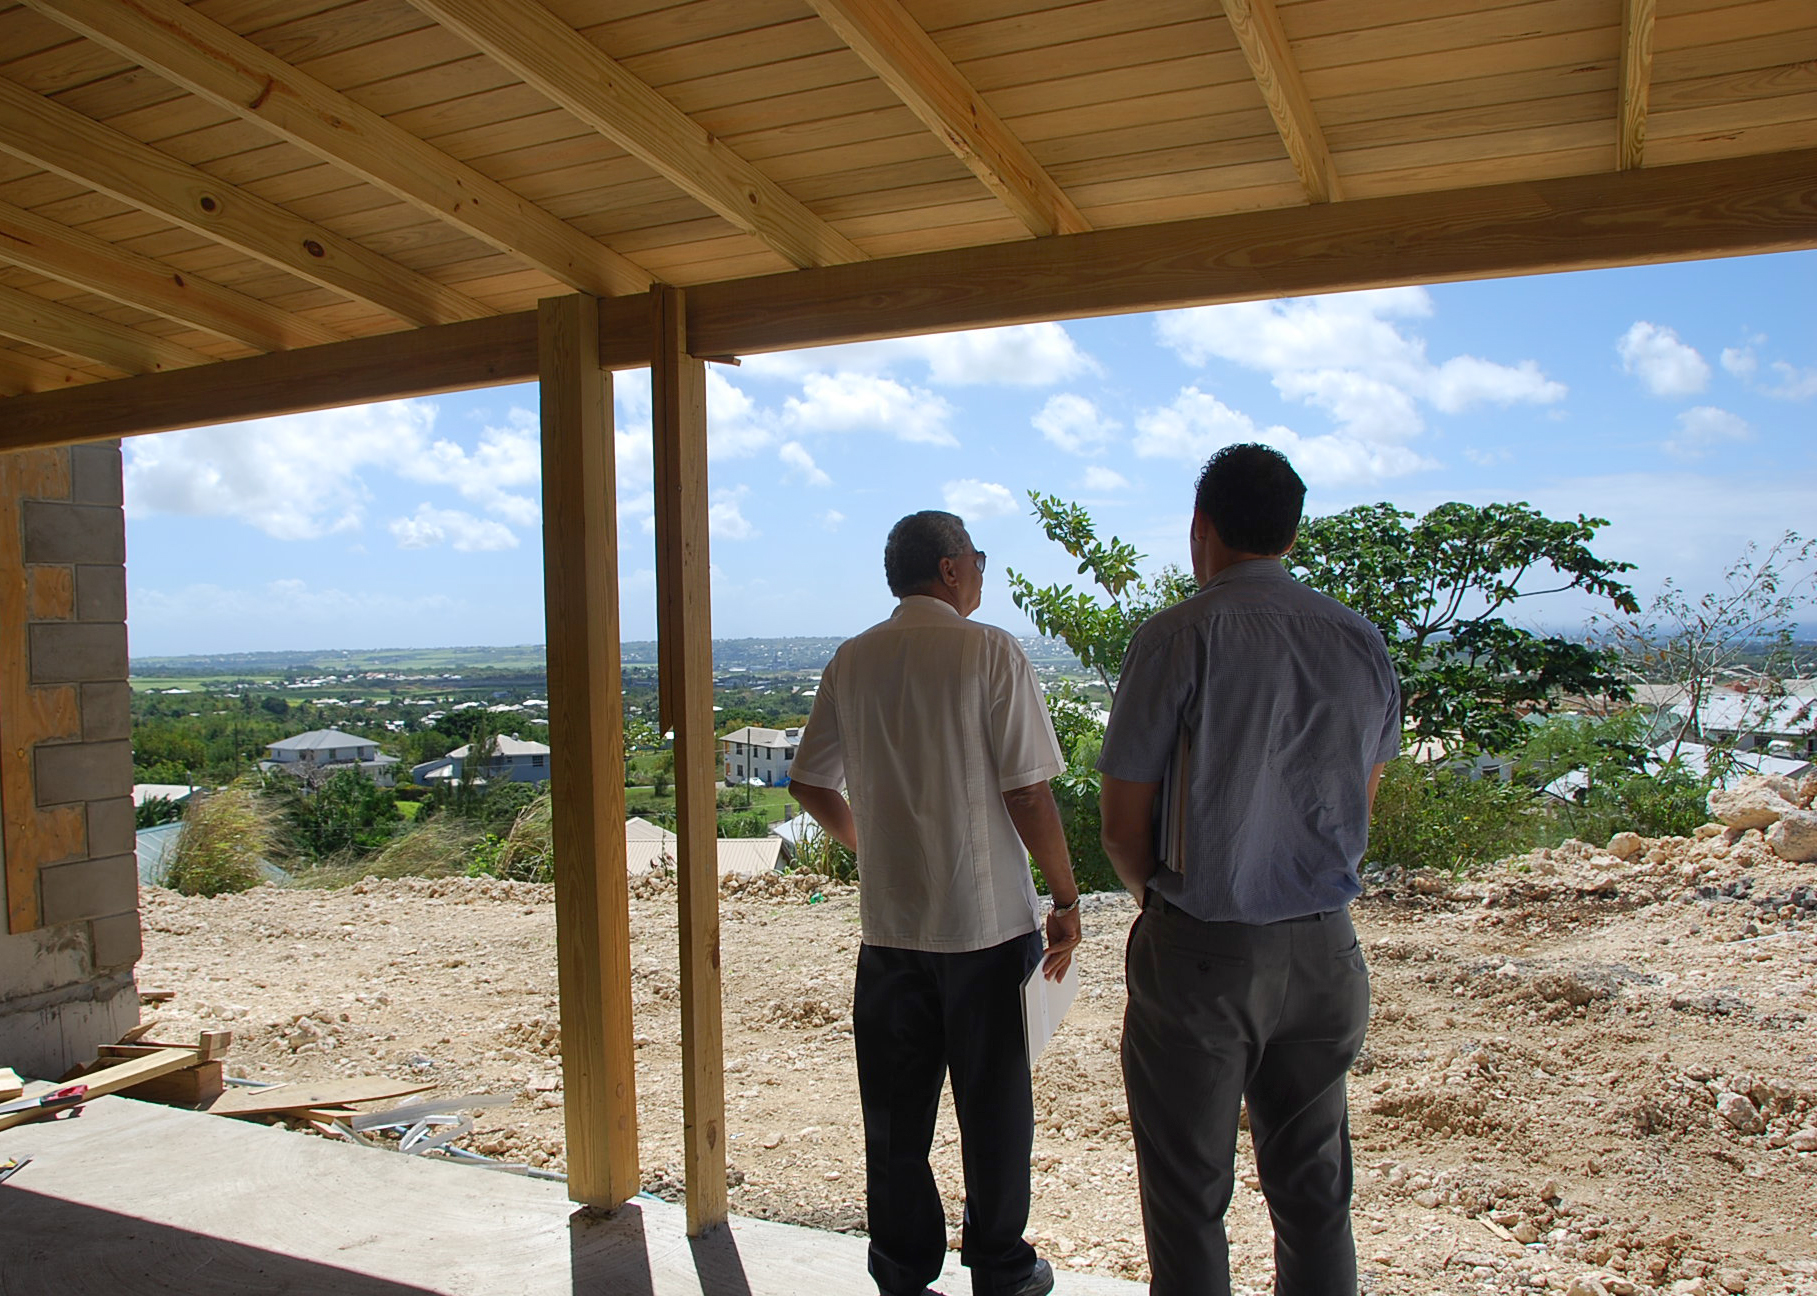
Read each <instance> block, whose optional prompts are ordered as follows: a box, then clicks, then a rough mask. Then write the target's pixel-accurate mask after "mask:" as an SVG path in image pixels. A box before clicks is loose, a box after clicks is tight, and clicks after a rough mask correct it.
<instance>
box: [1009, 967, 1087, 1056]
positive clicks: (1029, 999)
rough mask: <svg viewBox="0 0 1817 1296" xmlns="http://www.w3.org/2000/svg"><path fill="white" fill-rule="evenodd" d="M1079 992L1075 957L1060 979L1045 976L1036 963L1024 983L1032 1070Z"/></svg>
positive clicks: (1024, 1013)
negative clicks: (1050, 979)
mask: <svg viewBox="0 0 1817 1296" xmlns="http://www.w3.org/2000/svg"><path fill="white" fill-rule="evenodd" d="M1078 993H1079V960H1078V959H1076V958H1075V959H1073V960H1072V961H1071V962H1070V963H1068V964H1067V965H1066V975H1065V976H1063V977H1061V978H1060V979H1059V980H1058V981H1049V980H1048V979H1047V978H1046V977H1044V976H1042V975H1041V965H1040V964H1039V963H1037V964H1035V970H1034V971H1033V972H1030V973H1029V974H1028V979H1027V980H1026V981H1024V982H1023V983H1022V1038H1023V1041H1024V1042H1025V1043H1026V1044H1027V1045H1028V1065H1029V1069H1030V1070H1033V1069H1034V1065H1035V1059H1036V1058H1038V1057H1040V1056H1041V1050H1042V1049H1044V1048H1046V1047H1047V1041H1048V1040H1050V1039H1052V1038H1053V1037H1054V1030H1055V1029H1056V1028H1057V1027H1058V1026H1059V1025H1060V1019H1061V1018H1062V1017H1064V1016H1066V1010H1067V1009H1068V1008H1071V1007H1072V1006H1073V997H1074V996H1075V995H1077V994H1078Z"/></svg>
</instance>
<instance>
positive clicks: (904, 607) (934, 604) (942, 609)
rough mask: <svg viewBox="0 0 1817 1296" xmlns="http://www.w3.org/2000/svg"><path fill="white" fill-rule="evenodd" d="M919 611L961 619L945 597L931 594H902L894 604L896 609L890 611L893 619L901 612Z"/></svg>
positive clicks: (956, 609)
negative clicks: (939, 597) (936, 596)
mask: <svg viewBox="0 0 1817 1296" xmlns="http://www.w3.org/2000/svg"><path fill="white" fill-rule="evenodd" d="M905 612H908V613H920V614H923V615H935V616H939V615H942V614H944V615H946V616H949V617H952V618H953V619H954V620H959V619H961V618H960V616H959V609H958V608H956V607H954V606H953V605H952V604H951V603H948V602H947V601H946V600H945V599H938V598H935V597H934V596H933V595H932V594H904V595H903V596H902V598H901V599H900V600H898V602H897V604H896V610H895V611H894V612H892V613H890V617H891V619H892V620H894V619H895V618H896V617H899V616H901V615H902V614H903V613H905Z"/></svg>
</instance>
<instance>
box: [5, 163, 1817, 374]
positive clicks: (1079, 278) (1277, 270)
mask: <svg viewBox="0 0 1817 1296" xmlns="http://www.w3.org/2000/svg"><path fill="white" fill-rule="evenodd" d="M1807 248H1817V149H1800V150H1795V151H1789V152H1784V153H1776V154H1766V155H1762V156H1758V157H1749V158H1734V159H1725V160H1723V161H1720V162H1693V163H1687V164H1684V165H1681V166H1673V167H1648V168H1646V169H1644V170H1641V171H1627V172H1622V173H1619V174H1617V173H1614V172H1603V173H1598V174H1594V175H1586V176H1570V177H1566V178H1562V179H1557V180H1533V181H1520V182H1517V183H1514V184H1505V185H1493V186H1486V187H1483V188H1480V189H1461V190H1452V191H1449V192H1440V193H1424V194H1405V195H1398V196H1395V197H1392V198H1370V199H1353V200H1351V201H1349V202H1343V203H1318V204H1313V205H1310V206H1306V207H1296V208H1290V209H1286V210H1277V211H1254V212H1238V213H1234V214H1232V215H1228V216H1213V217H1206V218H1203V219H1200V220H1190V221H1177V222H1173V223H1170V224H1165V225H1146V226H1133V227H1130V228H1126V229H1114V230H1097V231H1095V232H1093V233H1090V234H1080V235H1077V236H1075V237H1073V238H1069V239H1051V240H1031V241H1024V242H1019V243H997V244H991V245H989V246H985V247H975V248H964V249H959V250H955V251H951V252H929V253H924V254H921V255H918V256H906V257H895V258H891V259H889V260H886V261H877V262H872V263H871V264H869V265H864V266H833V267H829V268H826V269H820V270H798V271H796V272H794V273H793V274H783V275H766V276H762V277H760V278H753V279H738V280H732V281H728V282H722V283H716V284H700V285H695V286H693V287H690V288H689V289H688V303H689V309H688V319H689V326H688V345H689V347H690V349H691V350H692V351H693V353H694V354H695V355H743V354H747V353H755V352H761V351H786V350H789V349H791V348H793V347H805V346H824V345H828V344H831V343H834V342H859V341H865V340H867V339H872V338H883V337H908V336H913V335H916V334H921V333H935V332H940V331H942V330H946V329H964V328H984V327H987V326H993V325H1003V324H1024V323H1031V322H1035V321H1039V320H1061V319H1077V318H1080V317H1082V316H1091V315H1114V314H1118V313H1120V312H1125V311H1142V310H1161V309H1168V308H1174V307H1181V306H1195V305H1214V304H1216V303H1219V302H1233V301H1258V300H1264V299H1267V298H1271V297H1298V296H1303V295H1305V294H1308V293H1328V292H1348V291H1352V290H1354V289H1358V288H1384V287H1392V286H1394V285H1397V284H1431V283H1449V282H1455V281H1460V280H1466V279H1492V278H1500V277H1503V276H1507V275H1522V274H1552V273H1556V272H1559V271H1564V270H1593V269H1602V268H1604V267H1608V266H1625V265H1657V264H1660V263H1662V262H1668V261H1694V260H1702V259H1705V258H1709V257H1721V256H1745V255H1754V254H1757V253H1763V252H1790V251H1794V250H1800V249H1807ZM15 399H30V398H19V397H15Z"/></svg>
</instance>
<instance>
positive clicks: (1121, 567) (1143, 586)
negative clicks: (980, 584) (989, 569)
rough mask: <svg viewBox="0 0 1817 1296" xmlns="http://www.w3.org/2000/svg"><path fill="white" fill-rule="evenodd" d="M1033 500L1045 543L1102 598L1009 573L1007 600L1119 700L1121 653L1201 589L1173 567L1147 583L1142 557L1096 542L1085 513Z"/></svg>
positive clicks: (1046, 498)
mask: <svg viewBox="0 0 1817 1296" xmlns="http://www.w3.org/2000/svg"><path fill="white" fill-rule="evenodd" d="M1028 498H1029V502H1030V503H1031V504H1033V505H1034V506H1035V516H1036V517H1038V518H1040V519H1041V529H1042V531H1043V532H1045V533H1046V535H1047V538H1048V539H1049V540H1052V541H1054V542H1055V543H1056V544H1058V545H1059V546H1060V547H1061V548H1062V549H1064V550H1065V551H1066V552H1067V554H1068V555H1069V556H1071V557H1073V558H1076V559H1078V560H1079V574H1080V575H1081V576H1089V577H1091V583H1092V584H1093V585H1095V586H1097V588H1098V589H1099V590H1100V591H1102V594H1094V593H1093V592H1092V591H1091V590H1089V589H1074V588H1073V587H1072V586H1071V585H1070V584H1068V585H1057V584H1056V585H1048V586H1046V587H1044V588H1037V587H1036V585H1035V583H1034V582H1033V581H1031V580H1029V579H1028V577H1026V576H1024V575H1022V574H1021V573H1020V572H1017V571H1015V570H1013V569H1012V570H1010V571H1009V573H1008V576H1009V593H1010V597H1011V598H1012V599H1014V600H1015V604H1016V606H1017V607H1019V608H1021V609H1022V611H1024V612H1026V613H1027V614H1028V618H1029V620H1031V621H1033V622H1034V623H1035V628H1036V629H1037V630H1039V631H1040V632H1041V633H1042V634H1044V635H1051V636H1053V637H1054V638H1056V639H1058V640H1060V641H1061V642H1062V643H1064V644H1065V645H1066V646H1067V647H1068V648H1070V649H1072V651H1073V654H1074V656H1076V657H1078V659H1079V661H1080V662H1081V663H1082V664H1083V665H1084V666H1085V667H1086V668H1087V669H1088V670H1093V671H1096V672H1097V674H1098V678H1099V679H1101V680H1102V681H1103V682H1104V687H1105V688H1107V689H1109V690H1110V692H1111V693H1112V694H1113V695H1114V694H1115V693H1116V691H1117V683H1116V680H1117V673H1118V672H1119V671H1120V670H1121V669H1122V666H1123V651H1124V649H1126V648H1128V647H1129V639H1130V636H1131V635H1133V634H1134V633H1135V632H1136V627H1137V626H1139V625H1141V624H1142V623H1143V622H1144V621H1146V620H1147V619H1148V618H1149V617H1151V616H1153V615H1154V614H1155V613H1156V612H1159V611H1160V610H1161V609H1162V608H1165V607H1170V606H1172V605H1173V604H1175V603H1178V602H1179V601H1180V600H1181V599H1183V598H1186V597H1188V596H1189V595H1191V594H1192V593H1193V592H1194V591H1195V590H1196V589H1197V588H1198V586H1197V585H1196V584H1195V583H1194V582H1193V579H1192V577H1191V575H1189V574H1188V573H1186V572H1183V571H1181V570H1180V569H1179V568H1178V567H1173V566H1168V567H1164V568H1162V569H1161V571H1160V572H1159V573H1158V574H1156V575H1154V576H1150V577H1144V576H1143V575H1142V574H1141V572H1140V570H1139V569H1138V567H1137V564H1139V563H1140V562H1141V561H1142V559H1143V555H1142V554H1139V553H1137V552H1136V548H1135V546H1134V545H1132V544H1127V543H1125V542H1124V541H1122V540H1119V539H1118V538H1117V537H1116V536H1112V537H1111V538H1110V539H1109V540H1108V541H1103V540H1099V539H1098V534H1097V528H1096V525H1095V524H1094V523H1093V522H1092V520H1091V515H1090V514H1088V513H1087V512H1086V511H1085V509H1084V508H1083V507H1082V506H1080V505H1078V504H1069V503H1067V502H1066V501H1065V500H1062V499H1061V498H1060V497H1059V496H1058V495H1042V494H1040V493H1039V492H1037V491H1030V492H1029V493H1028Z"/></svg>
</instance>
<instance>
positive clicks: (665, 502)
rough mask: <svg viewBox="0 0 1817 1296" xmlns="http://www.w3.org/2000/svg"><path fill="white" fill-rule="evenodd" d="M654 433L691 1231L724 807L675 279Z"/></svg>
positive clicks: (660, 299)
mask: <svg viewBox="0 0 1817 1296" xmlns="http://www.w3.org/2000/svg"><path fill="white" fill-rule="evenodd" d="M650 302H651V324H652V327H653V330H654V334H655V336H654V341H653V343H652V348H651V363H650V388H651V427H652V430H653V432H654V434H655V438H656V617H657V646H658V655H657V663H658V665H657V669H658V671H659V672H660V675H661V683H662V704H663V727H664V728H665V729H670V728H672V729H673V730H674V731H675V836H676V839H677V840H676V852H677V854H678V856H679V858H678V859H677V860H676V876H677V882H678V890H679V893H680V901H679V903H680V908H681V911H680V914H679V919H680V928H681V1082H682V1123H683V1130H682V1163H683V1166H684V1169H685V1172H686V1182H687V1193H688V1233H689V1235H690V1236H693V1237H698V1236H699V1235H700V1234H702V1233H704V1232H706V1231H707V1230H708V1229H710V1228H712V1227H714V1226H715V1225H717V1224H722V1223H724V1222H725V1218H726V1157H725V1114H726V1081H725V1041H724V1034H723V1030H722V1025H721V1021H720V1011H719V846H718V836H719V816H718V813H717V809H716V807H715V804H714V786H713V783H714V777H713V772H714V767H715V764H716V760H715V758H716V755H717V750H718V739H717V738H716V737H715V735H714V732H713V624H712V612H711V601H712V600H711V589H710V587H709V584H708V571H707V375H706V365H705V364H704V363H703V362H702V361H701V360H699V359H697V358H696V357H694V356H691V355H689V354H688V353H687V306H686V299H685V298H684V296H683V294H682V292H681V291H680V290H679V289H676V288H671V287H669V286H667V285H664V284H659V285H657V286H656V287H654V288H652V289H651V290H650Z"/></svg>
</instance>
